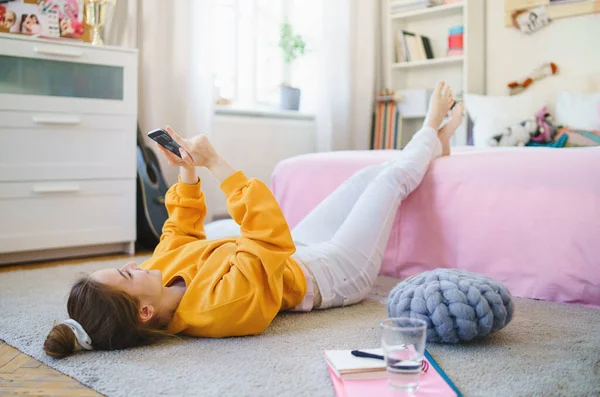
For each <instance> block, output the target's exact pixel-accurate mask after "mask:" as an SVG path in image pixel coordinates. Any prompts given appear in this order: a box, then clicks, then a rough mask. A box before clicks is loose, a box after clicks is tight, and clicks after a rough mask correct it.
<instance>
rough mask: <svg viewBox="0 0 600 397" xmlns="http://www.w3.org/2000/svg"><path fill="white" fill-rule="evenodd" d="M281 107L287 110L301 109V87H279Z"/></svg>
mask: <svg viewBox="0 0 600 397" xmlns="http://www.w3.org/2000/svg"><path fill="white" fill-rule="evenodd" d="M279 97H280V98H279V99H280V101H279V107H280V108H281V109H285V110H299V109H300V89H299V88H292V87H280V88H279Z"/></svg>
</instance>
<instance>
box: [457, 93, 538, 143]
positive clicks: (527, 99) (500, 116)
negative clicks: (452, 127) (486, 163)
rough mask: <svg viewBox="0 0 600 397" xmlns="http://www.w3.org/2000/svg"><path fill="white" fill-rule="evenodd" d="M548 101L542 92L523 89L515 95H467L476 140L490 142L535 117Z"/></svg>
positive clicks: (474, 139) (467, 104)
mask: <svg viewBox="0 0 600 397" xmlns="http://www.w3.org/2000/svg"><path fill="white" fill-rule="evenodd" d="M545 104H546V100H545V98H544V97H543V96H541V95H539V94H536V93H534V92H527V91H526V92H524V93H522V94H519V95H513V96H485V95H476V94H466V95H465V106H466V109H467V113H468V114H469V117H471V120H472V121H473V144H474V145H475V146H478V147H482V146H488V143H487V142H488V140H489V139H490V138H491V137H492V136H494V135H497V134H499V133H500V132H502V130H503V129H505V128H506V127H510V126H512V125H514V124H517V123H520V122H521V121H523V120H525V119H528V118H530V117H534V116H535V114H536V113H537V112H538V111H540V109H541V108H542V107H543V106H544V105H545Z"/></svg>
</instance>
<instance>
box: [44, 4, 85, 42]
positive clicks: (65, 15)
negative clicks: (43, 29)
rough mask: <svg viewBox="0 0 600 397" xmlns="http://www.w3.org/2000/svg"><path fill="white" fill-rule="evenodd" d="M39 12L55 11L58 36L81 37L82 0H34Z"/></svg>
mask: <svg viewBox="0 0 600 397" xmlns="http://www.w3.org/2000/svg"><path fill="white" fill-rule="evenodd" d="M35 1H36V2H37V4H38V9H39V10H40V12H42V13H44V14H47V13H50V14H51V13H56V15H57V18H58V22H57V26H58V31H59V35H60V37H70V38H75V39H81V38H82V37H83V7H84V4H83V0H35Z"/></svg>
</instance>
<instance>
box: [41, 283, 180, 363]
mask: <svg viewBox="0 0 600 397" xmlns="http://www.w3.org/2000/svg"><path fill="white" fill-rule="evenodd" d="M139 306H140V303H139V300H138V299H137V298H135V297H134V296H132V295H130V294H128V293H126V292H124V291H121V290H119V289H116V288H114V287H111V286H108V285H105V284H102V283H99V282H97V281H94V280H92V279H91V278H90V277H89V276H88V275H85V276H82V277H81V278H80V279H79V280H77V282H75V284H74V285H73V287H72V288H71V292H70V294H69V300H68V301H67V311H68V313H69V317H70V318H72V319H74V320H75V321H77V322H78V323H79V324H81V326H82V327H83V329H84V330H85V331H86V332H87V334H88V335H89V336H90V338H91V339H92V346H93V348H94V349H95V350H116V349H125V348H128V347H133V346H138V345H147V344H150V343H153V342H155V341H157V340H159V339H162V338H164V337H165V336H168V335H170V334H169V333H167V332H165V331H163V330H159V329H156V328H155V327H153V325H152V324H145V323H143V322H142V321H140V319H139V317H138V310H139ZM76 346H77V340H76V338H75V334H74V333H73V331H71V329H70V328H69V327H68V326H67V325H65V324H58V325H55V326H54V327H53V328H52V330H50V333H49V334H48V336H47V337H46V341H45V342H44V351H45V352H46V354H47V355H49V356H51V357H55V358H63V357H66V356H68V355H70V354H72V353H73V352H74V351H75V348H76Z"/></svg>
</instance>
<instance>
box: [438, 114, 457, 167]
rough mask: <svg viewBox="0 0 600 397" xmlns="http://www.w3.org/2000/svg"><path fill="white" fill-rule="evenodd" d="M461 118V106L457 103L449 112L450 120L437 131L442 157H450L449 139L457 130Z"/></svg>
mask: <svg viewBox="0 0 600 397" xmlns="http://www.w3.org/2000/svg"><path fill="white" fill-rule="evenodd" d="M462 118H463V104H462V103H457V104H456V106H454V108H453V109H452V112H450V120H448V122H447V123H446V125H444V126H443V127H442V128H441V129H440V130H439V131H438V137H439V138H440V142H442V156H449V155H450V138H452V135H454V131H456V129H457V128H458V126H459V125H460V123H461V122H462Z"/></svg>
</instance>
